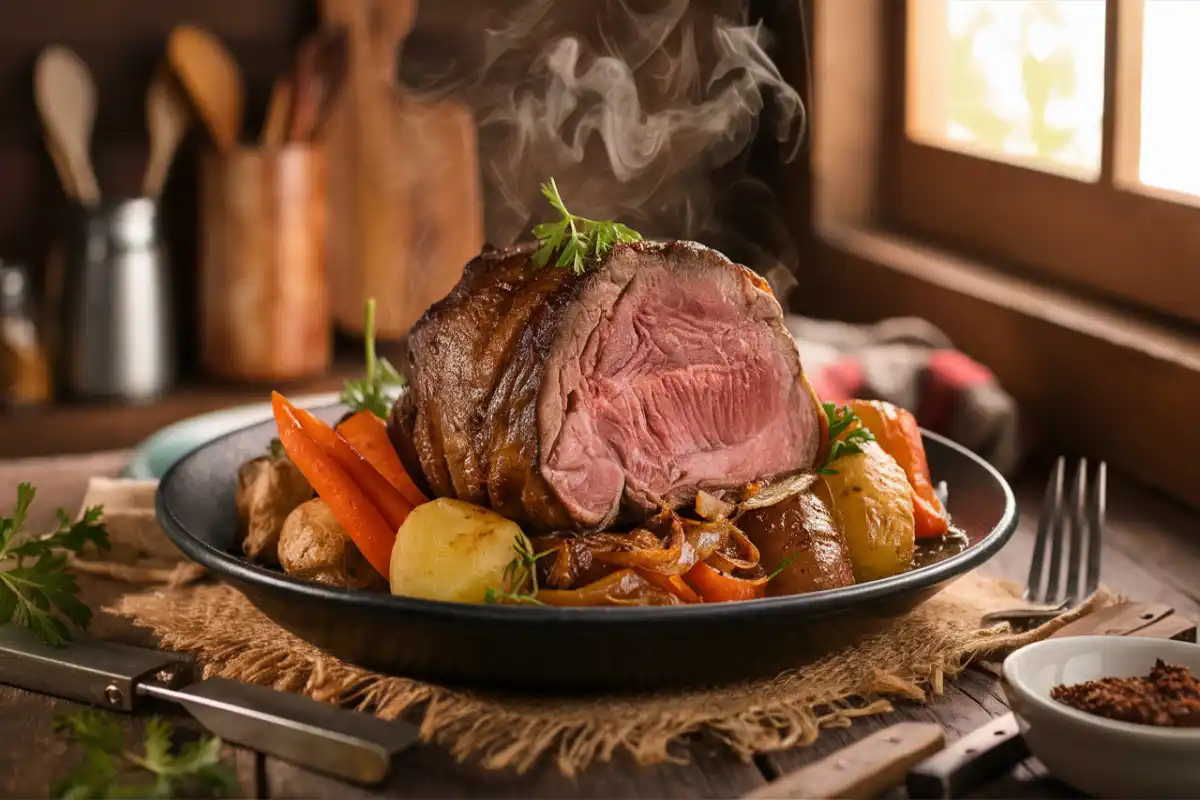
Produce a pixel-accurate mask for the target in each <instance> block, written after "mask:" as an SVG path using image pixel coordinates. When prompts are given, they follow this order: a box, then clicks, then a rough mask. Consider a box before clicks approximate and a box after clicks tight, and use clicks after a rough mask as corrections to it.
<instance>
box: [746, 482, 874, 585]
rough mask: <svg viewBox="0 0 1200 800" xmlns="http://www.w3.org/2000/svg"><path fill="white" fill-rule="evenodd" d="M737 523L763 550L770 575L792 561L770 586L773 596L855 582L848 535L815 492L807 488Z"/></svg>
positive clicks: (760, 557) (761, 558) (764, 561)
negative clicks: (836, 524) (843, 533)
mask: <svg viewBox="0 0 1200 800" xmlns="http://www.w3.org/2000/svg"><path fill="white" fill-rule="evenodd" d="M737 524H738V527H739V528H741V529H742V532H743V533H745V534H746V535H747V536H748V537H750V541H752V542H754V546H755V547H757V548H758V554H759V563H760V564H761V565H762V567H763V569H765V570H766V571H767V572H768V573H771V572H774V571H775V570H776V569H778V568H779V565H780V564H782V563H783V562H784V561H785V560H787V559H789V558H790V559H792V562H791V563H790V564H789V565H788V566H787V567H786V568H785V569H784V570H783V571H782V572H780V573H779V574H778V575H776V576H775V577H774V578H772V579H771V581H770V583H768V584H767V594H768V595H782V594H803V593H804V592H816V591H819V590H821V589H836V588H839V587H841V586H851V585H853V584H854V569H853V567H852V566H851V565H850V549H849V547H847V545H846V537H845V536H843V535H842V532H841V531H839V530H838V529H837V527H836V526H835V525H834V522H833V518H832V516H831V515H830V513H829V509H828V508H826V507H825V503H824V502H823V501H822V500H821V499H820V498H819V497H818V496H817V495H816V494H814V493H813V492H801V493H800V494H797V495H794V496H792V497H790V498H788V499H787V500H784V501H782V502H780V503H776V504H775V505H773V506H767V507H766V508H759V509H755V510H753V511H748V512H746V513H745V514H743V515H742V516H741V517H739V518H738V522H737Z"/></svg>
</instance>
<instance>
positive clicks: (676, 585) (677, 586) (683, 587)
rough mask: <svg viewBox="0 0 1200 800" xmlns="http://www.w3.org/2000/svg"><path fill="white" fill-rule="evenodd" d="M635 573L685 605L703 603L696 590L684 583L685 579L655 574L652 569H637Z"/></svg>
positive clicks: (659, 573)
mask: <svg viewBox="0 0 1200 800" xmlns="http://www.w3.org/2000/svg"><path fill="white" fill-rule="evenodd" d="M635 571H636V572H637V574H638V575H641V576H642V577H643V578H645V579H646V580H647V581H649V582H650V583H653V584H654V585H655V586H657V587H658V588H660V589H662V590H663V591H665V592H670V593H671V594H673V595H675V596H676V597H678V598H679V599H680V600H682V601H683V602H685V603H699V602H700V601H701V598H700V595H698V594H696V590H695V589H693V588H692V587H690V586H688V585H687V584H686V583H684V582H683V578H681V577H679V576H678V575H663V574H662V573H661V572H655V571H654V570H651V569H640V568H636V567H635Z"/></svg>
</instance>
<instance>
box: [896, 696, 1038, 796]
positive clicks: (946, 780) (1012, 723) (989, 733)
mask: <svg viewBox="0 0 1200 800" xmlns="http://www.w3.org/2000/svg"><path fill="white" fill-rule="evenodd" d="M1028 756H1029V750H1028V749H1027V748H1026V747H1025V740H1024V739H1022V738H1021V731H1020V730H1019V729H1018V727H1017V718H1016V717H1014V716H1013V715H1012V714H1005V715H1004V716H1002V717H997V718H996V719H994V720H992V721H991V722H990V723H988V724H987V725H984V726H983V727H982V728H979V729H977V730H974V731H972V732H971V733H968V734H967V735H966V736H964V737H963V738H961V739H959V740H958V741H957V742H955V743H954V744H952V745H950V746H949V747H947V748H946V749H945V750H943V751H942V752H940V753H937V754H935V755H933V756H931V757H930V758H929V759H927V760H925V761H923V762H921V763H920V764H918V765H917V766H916V767H914V768H913V769H912V771H911V772H909V773H908V796H909V797H914V798H916V797H922V798H923V797H941V798H949V797H957V796H960V794H961V792H963V791H965V790H966V789H969V788H970V787H972V786H977V785H979V783H980V782H982V781H985V780H987V779H988V778H989V777H991V776H992V775H995V774H997V773H999V772H1003V771H1004V770H1006V769H1008V768H1009V767H1011V766H1012V765H1013V764H1016V763H1017V762H1019V761H1021V760H1023V759H1025V758H1027V757H1028Z"/></svg>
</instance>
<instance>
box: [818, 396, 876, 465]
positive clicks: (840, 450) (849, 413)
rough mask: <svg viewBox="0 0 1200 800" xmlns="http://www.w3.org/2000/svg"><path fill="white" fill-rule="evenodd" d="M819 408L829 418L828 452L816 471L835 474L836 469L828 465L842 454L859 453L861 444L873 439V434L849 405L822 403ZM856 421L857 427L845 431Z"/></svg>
mask: <svg viewBox="0 0 1200 800" xmlns="http://www.w3.org/2000/svg"><path fill="white" fill-rule="evenodd" d="M821 408H822V409H823V410H824V411H825V416H826V417H827V418H828V419H829V452H828V453H826V454H825V461H824V462H823V463H822V464H821V468H820V469H818V470H817V472H818V473H820V474H821V475H837V470H835V469H833V468H832V467H831V466H830V465H831V464H833V462H835V461H837V460H838V459H839V458H841V457H842V456H852V455H856V454H858V453H861V452H862V445H863V444H865V443H866V442H873V441H875V435H874V434H873V433H871V432H870V431H869V430H867V429H866V426H864V425H863V424H862V420H860V419H859V418H858V414H855V413H854V410H853V409H851V408H850V406H841V407H839V406H838V405H837V404H835V403H822V404H821ZM856 422H857V423H858V427H857V428H855V429H854V430H852V431H849V432H847V429H848V428H849V427H850V426H851V425H853V424H854V423H856ZM843 434H844V435H843Z"/></svg>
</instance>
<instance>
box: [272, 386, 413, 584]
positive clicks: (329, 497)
mask: <svg viewBox="0 0 1200 800" xmlns="http://www.w3.org/2000/svg"><path fill="white" fill-rule="evenodd" d="M289 406H291V404H290V403H288V401H287V400H286V399H284V397H283V395H281V394H279V393H278V392H272V393H271V410H272V411H273V412H274V414H275V425H276V427H277V428H278V429H279V441H280V442H281V443H282V444H283V449H284V450H285V451H287V454H288V458H290V459H291V460H292V463H294V464H295V465H296V467H297V468H298V469H299V470H300V472H301V473H302V474H303V475H304V477H305V478H306V479H307V480H308V482H309V484H310V485H311V486H312V487H313V489H315V490H316V491H317V494H318V495H320V496H321V499H322V500H324V501H325V504H326V505H328V506H329V510H330V511H331V512H332V513H333V516H334V518H335V519H337V521H338V523H339V524H340V525H341V526H342V528H343V529H345V531H346V534H347V535H348V536H349V537H350V539H351V540H352V541H353V542H354V544H355V545H356V546H357V547H358V549H359V550H360V551H361V552H362V554H363V556H365V557H366V559H367V561H368V562H370V564H371V566H372V567H374V568H375V571H376V572H378V573H379V574H380V575H382V576H383V577H385V578H386V577H388V573H389V567H390V565H391V559H392V544H393V542H394V541H395V539H396V529H395V528H393V527H391V526H390V525H389V524H388V522H387V520H386V519H384V517H383V514H381V513H380V511H379V509H378V508H376V507H375V505H374V504H373V503H372V502H371V500H370V499H369V498H368V497H367V495H366V494H365V493H364V492H363V490H362V489H361V488H360V487H359V485H358V484H357V483H355V482H354V481H353V480H351V478H350V476H349V475H347V474H346V471H345V470H343V469H342V468H341V467H340V466H338V464H337V462H336V461H335V460H334V459H333V457H332V456H330V455H329V453H328V452H327V451H326V450H325V449H324V448H323V447H321V446H320V445H319V444H317V443H316V442H315V441H313V438H312V437H311V436H309V435H308V434H307V433H306V432H305V431H304V429H303V428H302V427H301V425H300V420H298V419H297V418H296V415H295V414H293V413H292V410H291V409H294V408H295V407H294V406H291V409H289Z"/></svg>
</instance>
